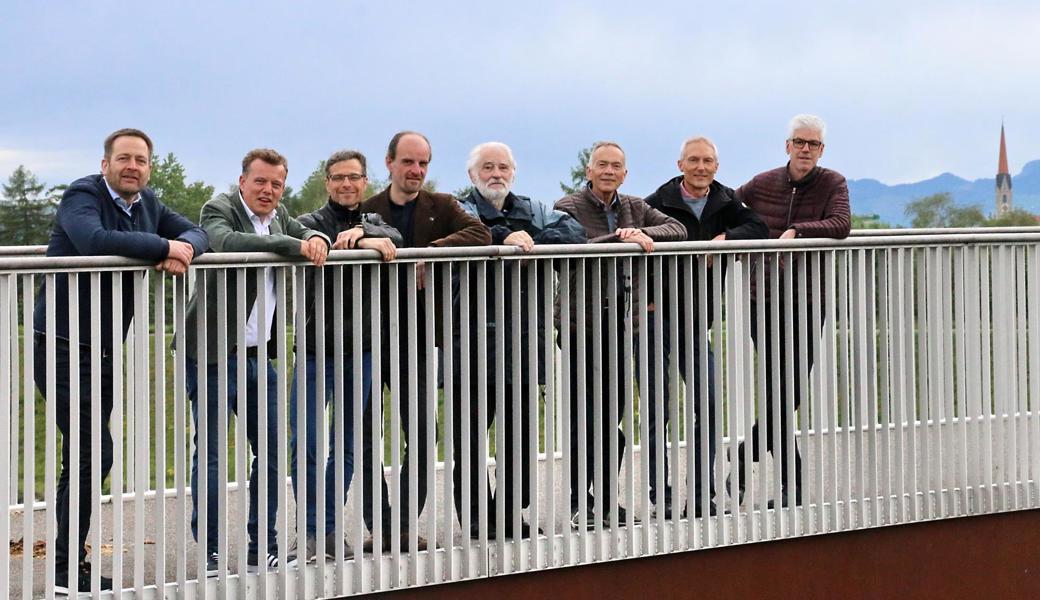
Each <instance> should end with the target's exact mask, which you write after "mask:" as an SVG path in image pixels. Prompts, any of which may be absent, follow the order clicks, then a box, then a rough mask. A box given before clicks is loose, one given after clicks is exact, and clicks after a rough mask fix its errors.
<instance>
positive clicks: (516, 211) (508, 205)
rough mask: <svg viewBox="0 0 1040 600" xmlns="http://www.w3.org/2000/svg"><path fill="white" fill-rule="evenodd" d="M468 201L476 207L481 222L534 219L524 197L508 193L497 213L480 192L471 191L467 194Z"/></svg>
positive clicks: (528, 201) (527, 200)
mask: <svg viewBox="0 0 1040 600" xmlns="http://www.w3.org/2000/svg"><path fill="white" fill-rule="evenodd" d="M468 199H469V201H470V202H472V203H473V205H474V206H476V207H477V214H479V215H480V218H481V220H483V221H494V220H496V219H499V218H501V217H508V218H510V219H514V220H518V221H531V220H532V219H533V218H534V217H533V215H532V213H531V202H530V200H529V199H527V198H525V197H524V196H517V195H516V194H514V193H513V192H509V194H508V195H507V196H506V201H505V202H504V203H503V204H502V210H501V211H499V210H498V209H497V208H495V206H494V205H493V204H491V203H490V202H488V201H487V200H486V199H485V198H484V196H481V195H480V192H478V191H477V190H473V191H471V192H470V193H469V198H468Z"/></svg>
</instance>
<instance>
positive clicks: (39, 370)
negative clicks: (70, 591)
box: [33, 335, 113, 571]
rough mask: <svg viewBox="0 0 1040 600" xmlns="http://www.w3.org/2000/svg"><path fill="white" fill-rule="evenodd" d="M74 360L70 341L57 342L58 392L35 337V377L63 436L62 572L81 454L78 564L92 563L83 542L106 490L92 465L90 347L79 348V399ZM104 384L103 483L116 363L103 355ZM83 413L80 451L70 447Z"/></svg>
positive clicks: (58, 548) (57, 556)
mask: <svg viewBox="0 0 1040 600" xmlns="http://www.w3.org/2000/svg"><path fill="white" fill-rule="evenodd" d="M70 358H71V357H70V356H69V343H68V341H66V340H60V339H59V340H56V344H55V347H54V359H55V360H54V363H55V378H54V389H53V390H50V389H48V387H47V348H46V344H45V342H44V337H43V336H42V335H36V336H35V345H34V347H33V379H34V380H35V382H36V387H37V388H38V389H39V390H40V393H41V394H43V395H44V397H47V398H51V397H52V396H51V394H53V401H54V403H55V408H56V416H57V425H58V431H60V432H61V438H62V444H61V474H60V475H59V476H58V490H57V499H56V502H57V506H56V509H57V512H58V531H57V539H56V540H55V548H54V566H55V569H56V570H58V571H62V570H64V569H67V568H68V564H69V537H70V535H69V534H70V532H69V514H70V512H71V510H72V506H71V499H70V498H69V469H71V468H72V463H71V459H72V457H71V456H70V454H71V452H72V451H73V450H75V451H76V453H77V455H78V458H77V459H76V460H77V462H78V463H79V464H78V468H79V494H78V495H77V497H76V499H75V502H76V504H77V506H76V508H77V510H78V512H79V522H78V531H77V533H78V540H77V545H76V547H77V548H78V550H77V556H78V561H83V560H85V559H86V552H85V551H84V549H83V543H84V542H86V540H87V532H88V531H89V529H90V518H91V511H92V507H93V504H94V503H93V499H94V498H95V497H97V496H99V495H100V494H101V490H100V489H94V488H93V470H92V467H91V462H92V457H91V448H92V447H93V438H92V436H91V428H92V426H91V418H92V417H91V407H90V402H91V396H92V391H91V386H92V385H93V383H92V376H91V366H92V364H91V360H90V347H89V346H83V345H81V346H80V347H79V360H78V364H79V375H78V380H79V396H78V397H76V398H72V397H71V395H70V394H71V383H72V379H71V377H72V373H71V371H72V369H71V360H70ZM97 367H98V372H99V382H98V383H100V385H101V481H104V480H105V478H106V477H108V472H109V471H110V470H111V469H112V433H111V431H110V430H109V418H110V417H111V415H112V379H113V372H112V359H111V357H107V356H106V357H102V358H101V363H100V364H99V365H97ZM73 410H76V411H79V448H76V449H73V448H71V447H70V436H71V434H72V426H71V417H72V411H73Z"/></svg>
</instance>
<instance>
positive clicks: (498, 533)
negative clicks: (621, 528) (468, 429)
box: [485, 260, 519, 573]
mask: <svg viewBox="0 0 1040 600" xmlns="http://www.w3.org/2000/svg"><path fill="white" fill-rule="evenodd" d="M493 270H494V290H495V303H494V307H495V315H494V317H495V339H494V344H495V351H494V356H495V370H494V373H495V380H494V384H495V394H494V395H495V398H494V401H495V488H496V489H497V490H501V491H502V492H505V490H506V489H508V488H509V486H511V485H512V483H513V474H512V473H509V472H508V471H507V469H506V468H505V465H506V432H505V427H504V423H505V421H506V383H505V376H506V361H505V355H506V341H505V331H503V330H502V326H503V325H504V324H505V319H506V312H505V310H506V309H505V285H506V273H505V263H504V262H503V261H500V260H499V261H495V263H494V267H493ZM485 422H486V421H485ZM500 425H501V426H500ZM499 498H501V493H500V494H496V498H495V503H494V508H495V514H494V515H493V516H494V518H495V539H496V542H497V544H496V547H497V549H498V569H499V572H500V573H511V572H514V571H515V570H516V569H517V565H518V563H519V556H517V555H518V554H519V552H513V553H512V555H511V558H512V562H511V563H507V562H506V541H505V539H506V538H505V528H506V511H505V503H504V502H499V501H498V500H499ZM502 499H503V500H504V498H502ZM511 549H515V548H511Z"/></svg>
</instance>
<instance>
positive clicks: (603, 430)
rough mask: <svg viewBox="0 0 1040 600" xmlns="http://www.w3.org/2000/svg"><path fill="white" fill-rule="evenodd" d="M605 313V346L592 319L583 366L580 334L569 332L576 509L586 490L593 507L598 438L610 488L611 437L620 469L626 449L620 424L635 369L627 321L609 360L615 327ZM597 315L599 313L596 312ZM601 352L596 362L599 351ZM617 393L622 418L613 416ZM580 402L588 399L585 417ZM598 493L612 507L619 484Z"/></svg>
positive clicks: (573, 500)
mask: <svg viewBox="0 0 1040 600" xmlns="http://www.w3.org/2000/svg"><path fill="white" fill-rule="evenodd" d="M605 315H606V313H605V312H604V318H602V320H601V323H602V326H601V330H600V332H601V333H600V340H601V343H600V347H599V348H598V349H596V347H595V341H594V339H593V333H592V325H591V323H588V327H587V329H586V331H585V350H584V356H585V369H584V370H579V365H578V356H579V351H578V338H577V336H576V335H575V332H574V329H573V327H572V330H571V333H570V340H569V342H570V352H569V356H568V357H567V360H568V364H569V365H570V385H569V388H570V389H569V391H570V411H571V414H570V423H569V428H570V436H571V439H570V450H571V462H570V477H571V486H570V487H571V489H570V501H571V502H570V503H571V510H572V511H574V510H577V508H578V503H579V502H580V501H581V497H582V496H585V498H586V502H587V506H588V507H589V508H588V509H589V510H592V507H593V498H592V496H590V495H589V488H590V487H593V486H594V482H595V474H596V471H595V465H596V457H597V453H596V446H595V444H596V440H597V439H598V440H599V441H600V443H601V446H602V447H601V449H600V452H599V455H598V456H599V460H600V461H602V465H603V481H602V483H601V484H600V485H601V486H602V488H607V487H608V486H609V485H610V456H611V454H610V440H611V439H612V438H615V439H617V453H616V455H615V456H616V458H617V466H618V469H619V470H620V469H621V460H622V459H623V458H624V455H625V434H624V433H623V432H622V431H621V429H620V428H619V427H618V424H619V423H620V422H621V419H622V418H623V416H624V412H625V394H626V392H627V391H629V389H628V388H626V386H625V374H626V373H628V372H630V370H631V368H632V365H631V363H630V362H629V361H627V360H625V357H624V338H625V332H624V326H623V323H621V322H619V323H618V324H617V342H616V344H617V360H616V361H614V362H613V363H612V362H611V361H610V346H609V340H610V329H609V328H608V320H607V318H606V317H605ZM593 318H594V317H593ZM597 353H598V354H599V359H598V363H597V359H596V354H597ZM596 370H598V371H599V374H598V377H599V380H600V392H601V393H600V395H599V397H597V396H596V394H595V388H594V381H595V380H596V378H597V374H596V372H595V371H596ZM612 377H614V378H616V380H617V382H616V384H615V386H613V387H612V386H611V383H610V380H611V378H612ZM612 396H614V397H615V402H616V405H617V418H616V419H614V420H612V419H611V418H610V406H611V404H610V402H611V397H612ZM580 403H584V405H585V420H584V421H579V420H578V407H579V405H580ZM597 406H599V408H600V411H601V415H602V417H601V420H600V427H599V430H597V429H596V426H595V423H596V421H595V412H594V411H595V409H596V407H597ZM579 431H584V432H585V454H584V456H580V455H579V454H578V432H579ZM582 460H584V461H585V478H584V479H579V475H580V472H579V470H578V465H579V463H580V461H582ZM596 493H597V494H599V495H600V498H601V501H602V502H603V503H604V504H603V506H605V507H607V511H608V512H609V511H610V510H611V508H610V504H608V503H609V502H610V499H611V497H612V496H615V495H616V490H606V493H604V489H597V490H596Z"/></svg>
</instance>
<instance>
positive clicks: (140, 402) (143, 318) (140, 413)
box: [95, 271, 151, 595]
mask: <svg viewBox="0 0 1040 600" xmlns="http://www.w3.org/2000/svg"><path fill="white" fill-rule="evenodd" d="M149 280H150V277H149V272H148V271H145V272H144V274H143V277H135V278H134V296H135V304H136V307H135V309H134V330H135V335H134V336H133V337H134V352H135V358H134V423H135V426H134V434H135V435H134V447H135V450H136V456H140V457H142V458H143V460H137V461H134V474H135V477H134V480H135V483H134V544H135V546H134V547H135V548H144V531H145V530H144V518H143V515H144V510H145V508H144V494H145V492H146V491H147V490H148V488H149V485H148V463H149V461H148V458H147V457H148V453H149V445H150V444H149V437H150V436H149V429H150V428H149V426H148V408H149V406H150V402H149V398H148V396H149V392H148V371H149V369H148V366H149V364H150V362H151V361H150V360H148V358H149V357H148V351H149V349H150V347H151V345H150V344H149V343H148V320H149V319H148V289H149V287H150V285H149ZM95 514H97V513H95ZM134 588H135V589H136V591H137V594H138V595H141V594H144V552H135V553H134Z"/></svg>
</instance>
